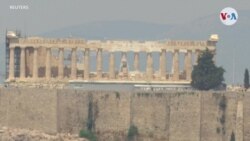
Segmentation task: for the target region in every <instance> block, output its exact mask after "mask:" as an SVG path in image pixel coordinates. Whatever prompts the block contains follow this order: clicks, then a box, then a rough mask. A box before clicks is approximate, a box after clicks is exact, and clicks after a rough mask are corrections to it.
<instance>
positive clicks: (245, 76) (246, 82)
mask: <svg viewBox="0 0 250 141" xmlns="http://www.w3.org/2000/svg"><path fill="white" fill-rule="evenodd" d="M244 87H245V89H248V88H249V72H248V69H245V74H244Z"/></svg>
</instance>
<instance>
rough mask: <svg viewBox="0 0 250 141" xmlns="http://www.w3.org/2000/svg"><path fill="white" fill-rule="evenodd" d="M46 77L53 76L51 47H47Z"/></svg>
mask: <svg viewBox="0 0 250 141" xmlns="http://www.w3.org/2000/svg"><path fill="white" fill-rule="evenodd" d="M45 75H46V79H50V78H51V49H50V48H47V49H46V74H45Z"/></svg>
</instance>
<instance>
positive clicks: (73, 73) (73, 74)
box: [71, 48, 77, 79]
mask: <svg viewBox="0 0 250 141" xmlns="http://www.w3.org/2000/svg"><path fill="white" fill-rule="evenodd" d="M76 59H77V58H76V48H72V50H71V79H76V75H77V69H76V66H77V60H76Z"/></svg>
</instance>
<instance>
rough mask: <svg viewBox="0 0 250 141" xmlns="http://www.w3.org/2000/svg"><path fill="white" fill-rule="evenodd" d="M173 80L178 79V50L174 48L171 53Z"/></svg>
mask: <svg viewBox="0 0 250 141" xmlns="http://www.w3.org/2000/svg"><path fill="white" fill-rule="evenodd" d="M172 67H173V81H178V80H179V51H178V50H174V54H173V66H172Z"/></svg>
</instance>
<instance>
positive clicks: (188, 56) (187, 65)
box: [185, 50, 193, 81]
mask: <svg viewBox="0 0 250 141" xmlns="http://www.w3.org/2000/svg"><path fill="white" fill-rule="evenodd" d="M192 67H193V65H192V51H191V50H187V52H186V53H185V72H186V80H188V81H190V80H191V73H192Z"/></svg>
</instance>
